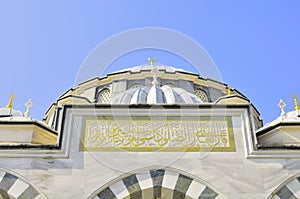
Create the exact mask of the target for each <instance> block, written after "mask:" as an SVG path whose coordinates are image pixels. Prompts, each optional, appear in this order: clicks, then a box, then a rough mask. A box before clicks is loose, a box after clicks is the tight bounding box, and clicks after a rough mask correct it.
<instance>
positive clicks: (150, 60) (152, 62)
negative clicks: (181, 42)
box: [148, 57, 156, 66]
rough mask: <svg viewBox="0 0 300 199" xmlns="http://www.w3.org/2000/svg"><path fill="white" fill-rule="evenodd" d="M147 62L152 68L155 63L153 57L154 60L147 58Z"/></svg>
mask: <svg viewBox="0 0 300 199" xmlns="http://www.w3.org/2000/svg"><path fill="white" fill-rule="evenodd" d="M148 61H149V62H150V65H151V66H153V65H154V62H155V61H156V59H155V57H154V58H152V59H151V58H148Z"/></svg>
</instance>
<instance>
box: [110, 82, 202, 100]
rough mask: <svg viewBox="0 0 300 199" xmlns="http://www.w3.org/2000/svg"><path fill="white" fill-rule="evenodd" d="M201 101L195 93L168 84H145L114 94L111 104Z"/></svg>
mask: <svg viewBox="0 0 300 199" xmlns="http://www.w3.org/2000/svg"><path fill="white" fill-rule="evenodd" d="M200 103H203V102H202V101H201V100H200V99H199V98H198V97H197V96H196V95H194V94H192V93H190V92H187V91H186V90H184V89H182V88H177V87H170V86H168V85H164V86H157V85H146V86H143V87H140V88H131V89H129V90H126V91H125V92H123V93H121V94H119V95H116V96H114V97H113V98H112V99H111V104H200Z"/></svg>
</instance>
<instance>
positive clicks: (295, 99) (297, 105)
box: [292, 94, 300, 111]
mask: <svg viewBox="0 0 300 199" xmlns="http://www.w3.org/2000/svg"><path fill="white" fill-rule="evenodd" d="M292 98H293V100H294V104H295V110H296V111H298V110H300V107H299V102H298V95H296V94H293V95H292Z"/></svg>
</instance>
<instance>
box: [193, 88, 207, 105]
mask: <svg viewBox="0 0 300 199" xmlns="http://www.w3.org/2000/svg"><path fill="white" fill-rule="evenodd" d="M195 95H196V96H197V97H199V98H200V99H201V100H202V101H203V102H208V97H207V94H206V93H205V92H204V91H203V90H201V89H196V90H195Z"/></svg>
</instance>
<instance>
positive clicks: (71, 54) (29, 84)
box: [0, 0, 300, 122]
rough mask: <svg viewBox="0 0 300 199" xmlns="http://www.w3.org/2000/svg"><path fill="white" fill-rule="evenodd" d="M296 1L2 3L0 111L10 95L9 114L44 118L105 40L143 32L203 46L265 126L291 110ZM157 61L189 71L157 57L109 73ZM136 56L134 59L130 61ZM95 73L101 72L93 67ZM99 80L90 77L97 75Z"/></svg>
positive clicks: (141, 57) (297, 50)
mask: <svg viewBox="0 0 300 199" xmlns="http://www.w3.org/2000/svg"><path fill="white" fill-rule="evenodd" d="M299 10H300V3H299V1H296V0H295V1H261V0H257V1H247V2H246V1H230V0H228V1H121V0H120V1H92V0H91V1H73V0H72V1H53V0H51V1H37V0H36V1H33V0H27V1H21V0H20V1H5V0H2V1H0V25H1V31H0V44H1V45H0V58H1V65H0V67H1V78H0V106H1V107H4V106H6V105H7V102H8V99H9V93H10V92H11V91H13V92H16V94H17V96H16V98H15V100H14V109H18V110H21V111H23V112H25V106H24V104H25V102H26V101H27V100H28V99H29V98H32V100H33V102H34V103H35V106H34V107H33V108H32V116H33V117H34V118H36V119H42V118H43V117H44V113H45V111H46V110H47V109H48V107H49V106H50V105H51V104H52V103H53V102H55V101H56V99H57V97H58V96H60V95H61V94H62V93H63V92H64V91H66V90H67V89H69V88H71V87H74V86H75V83H76V77H77V73H78V71H79V69H80V66H81V64H82V63H83V61H84V59H85V58H86V57H87V56H88V54H89V53H90V52H91V51H92V50H93V49H94V48H95V47H96V46H97V45H98V44H99V43H101V42H103V41H104V40H105V39H107V38H108V37H110V36H112V35H115V34H118V33H120V32H123V31H126V30H130V29H135V28H143V27H161V28H168V29H172V30H176V31H178V32H181V33H183V34H185V35H187V36H189V37H191V38H193V39H194V40H195V41H197V42H198V43H199V44H200V45H202V46H203V47H204V48H205V50H206V51H207V52H208V54H209V55H210V57H211V58H212V59H213V61H214V62H215V63H216V65H217V67H218V69H219V71H220V74H221V77H222V80H223V81H224V82H225V83H227V84H228V85H229V86H230V87H234V88H236V89H238V90H239V91H241V92H242V93H244V94H245V95H246V96H247V97H248V98H249V99H250V100H251V102H252V103H253V104H254V105H255V106H256V108H257V109H258V110H259V111H260V113H261V117H262V118H263V119H264V122H268V121H270V120H272V119H274V118H276V117H277V116H278V115H279V114H280V110H279V108H278V107H277V104H278V102H279V99H280V98H283V99H284V101H285V102H286V103H287V104H288V106H287V107H286V110H287V111H288V110H292V109H293V108H294V105H293V101H292V98H291V95H292V94H293V93H297V94H298V95H300V90H299V85H300V84H299V82H300V80H299V65H300V61H299V57H300V39H299V35H300V25H299V24H300V23H299V21H300V12H299ZM147 53H148V54H149V56H155V57H156V58H157V60H158V61H157V62H159V63H162V64H166V65H173V66H176V67H182V68H185V69H189V67H191V66H189V64H188V63H186V62H185V61H183V60H182V59H179V58H178V57H176V56H175V57H174V56H171V55H170V54H168V53H162V52H158V51H145V52H138V53H136V54H134V53H133V54H130V55H128V57H126V55H124V56H123V57H122V58H120V59H119V60H117V61H116V62H115V63H113V64H112V66H111V68H110V69H109V70H111V71H113V70H114V69H118V68H125V67H130V66H133V65H140V64H145V63H147V60H146V59H147V57H148V54H147ZM135 56H136V57H135ZM98 67H100V66H98ZM96 75H98V74H95V76H96Z"/></svg>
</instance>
